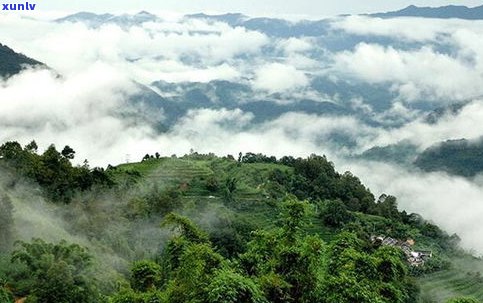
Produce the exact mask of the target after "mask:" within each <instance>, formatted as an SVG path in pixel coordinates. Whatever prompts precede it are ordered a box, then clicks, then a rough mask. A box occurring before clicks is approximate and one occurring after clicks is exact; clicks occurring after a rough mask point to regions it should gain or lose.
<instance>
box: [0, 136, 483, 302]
mask: <svg viewBox="0 0 483 303" xmlns="http://www.w3.org/2000/svg"><path fill="white" fill-rule="evenodd" d="M74 157H75V151H74V150H73V149H72V148H71V147H69V146H66V147H64V148H63V149H62V150H61V151H58V150H57V149H56V147H55V146H53V145H51V146H50V147H49V148H47V149H46V150H45V151H42V152H39V151H38V147H37V145H36V143H35V142H34V141H33V142H31V143H30V144H28V145H26V146H24V147H23V146H21V145H20V144H18V143H17V142H7V143H5V144H3V145H2V146H1V147H0V170H1V172H2V178H1V179H0V182H1V187H0V188H1V199H0V208H1V212H0V215H1V220H0V223H1V229H0V239H1V246H0V251H1V258H0V281H1V284H0V285H1V288H0V302H2V303H3V302H14V300H18V299H22V298H26V299H27V301H26V302H112V303H118V302H119V303H121V302H124V303H128V302H133V303H134V302H136V303H137V302H446V300H448V299H449V298H450V297H455V296H458V295H468V294H469V295H474V296H476V297H477V298H479V299H482V298H483V294H482V293H481V292H478V291H472V292H470V293H468V292H465V291H464V290H458V289H457V288H455V287H454V288H452V286H451V285H449V284H450V283H451V281H452V280H448V281H447V282H443V283H448V285H446V286H445V285H444V284H443V285H433V286H431V285H432V284H431V283H432V281H431V277H432V276H434V275H439V274H442V273H445V272H448V271H450V270H453V271H455V272H459V269H458V268H456V269H454V268H453V267H452V260H456V259H458V260H462V259H464V258H467V257H468V255H467V254H465V253H464V252H462V251H461V250H460V249H459V248H458V241H459V238H458V237H457V236H456V235H453V236H449V235H447V234H446V233H444V232H443V231H442V230H441V229H439V228H438V227H437V226H435V225H434V224H431V223H430V222H427V221H425V220H424V219H423V218H421V217H420V216H419V215H417V214H407V213H406V212H404V211H403V212H400V211H399V210H398V209H397V201H396V198H395V197H393V196H390V195H382V196H381V197H379V198H378V199H375V197H374V195H373V194H372V193H371V192H370V191H369V189H367V188H366V187H365V186H364V185H363V184H362V183H361V181H360V180H359V179H358V178H357V177H356V176H354V175H352V174H351V173H350V172H346V173H339V172H337V171H336V170H335V168H334V165H333V164H332V163H331V162H330V161H329V160H327V159H326V158H325V157H324V156H317V155H312V156H310V157H308V158H293V157H283V158H281V159H276V158H275V157H269V156H265V155H261V154H252V153H248V154H244V155H243V154H239V155H237V156H236V158H235V157H234V156H230V155H228V156H226V157H217V156H215V155H213V154H208V155H204V154H198V153H196V152H193V153H191V154H189V155H185V156H183V157H176V156H174V155H173V156H172V157H169V158H166V157H161V156H160V155H159V154H155V155H146V156H145V157H144V158H143V161H142V162H140V163H129V164H123V165H119V166H116V167H113V166H109V167H108V168H107V169H101V168H91V167H89V164H88V162H87V161H85V162H84V165H82V166H75V165H72V164H71V160H72V159H74ZM44 200H45V201H44ZM32 209H36V211H35V214H34V213H32V211H31V210H32ZM39 218H40V219H39ZM29 225H34V226H29ZM32 227H33V230H34V231H32ZM24 229H29V230H30V233H29V234H28V235H29V236H30V235H31V234H33V235H35V237H36V238H34V239H30V238H26V237H25V236H23V235H25V233H24V232H23V230H24ZM42 231H45V234H42V233H41V232H42ZM423 253H424V255H423ZM416 254H421V255H416ZM474 262H476V263H475V266H473V268H475V269H476V268H478V267H477V266H481V264H480V261H474ZM475 274H476V272H475ZM472 277H473V276H471V277H467V279H470V278H471V279H473V278H472ZM428 279H429V280H428ZM443 281H445V280H443ZM433 282H434V281H433ZM421 283H422V284H421ZM474 283H476V284H473V285H475V287H476V286H478V285H480V286H483V282H482V281H479V280H474ZM420 285H423V286H424V287H423V288H420ZM441 287H443V288H446V289H452V291H451V292H448V293H443V294H441V293H440V289H441ZM431 294H432V295H431ZM435 294H437V296H436V295H435ZM458 302H459V301H458ZM461 302H466V301H461ZM467 302H473V301H467ZM475 302H476V301H475Z"/></svg>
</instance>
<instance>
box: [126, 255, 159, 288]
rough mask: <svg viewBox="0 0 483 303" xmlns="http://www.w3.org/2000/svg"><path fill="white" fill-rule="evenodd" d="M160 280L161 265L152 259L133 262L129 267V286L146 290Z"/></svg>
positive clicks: (154, 286)
mask: <svg viewBox="0 0 483 303" xmlns="http://www.w3.org/2000/svg"><path fill="white" fill-rule="evenodd" d="M160 280H161V267H160V266H159V265H158V264H156V263H155V262H153V261H149V260H141V261H137V262H134V264H133V266H132V268H131V287H132V288H133V289H134V290H137V291H143V292H146V291H148V290H151V289H155V288H156V285H157V284H159V282H160Z"/></svg>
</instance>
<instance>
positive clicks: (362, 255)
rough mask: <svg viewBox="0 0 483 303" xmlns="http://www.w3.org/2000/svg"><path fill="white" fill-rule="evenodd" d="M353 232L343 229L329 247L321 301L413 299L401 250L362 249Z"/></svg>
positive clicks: (388, 248)
mask: <svg viewBox="0 0 483 303" xmlns="http://www.w3.org/2000/svg"><path fill="white" fill-rule="evenodd" d="M363 247H364V245H363V243H362V242H361V241H360V240H359V239H357V237H356V236H355V235H354V234H351V233H347V232H343V233H341V234H339V235H338V236H337V238H336V239H335V240H334V241H333V242H332V243H331V245H330V247H329V250H328V252H329V254H328V260H329V261H328V263H327V273H328V276H327V277H326V279H325V280H324V282H323V293H325V294H326V299H325V300H326V301H325V302H342V303H343V302H408V303H409V302H414V301H411V300H414V298H415V294H414V293H415V291H416V293H417V289H416V290H415V288H414V283H412V282H411V280H410V279H409V278H408V276H407V273H408V269H407V264H406V263H405V261H404V256H403V254H402V251H401V250H399V249H397V248H393V247H381V248H379V249H377V250H376V251H375V252H374V253H372V254H371V253H367V252H365V251H364V250H363Z"/></svg>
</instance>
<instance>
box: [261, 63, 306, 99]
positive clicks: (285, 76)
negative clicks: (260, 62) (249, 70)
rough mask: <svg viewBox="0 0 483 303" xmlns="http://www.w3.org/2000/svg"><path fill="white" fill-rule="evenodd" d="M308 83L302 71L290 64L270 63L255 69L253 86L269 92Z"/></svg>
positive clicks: (290, 89)
mask: <svg viewBox="0 0 483 303" xmlns="http://www.w3.org/2000/svg"><path fill="white" fill-rule="evenodd" d="M308 84H309V79H308V77H307V76H306V75H305V73H304V72H303V71H300V70H297V69H296V68H295V67H293V66H290V65H284V64H281V63H271V64H267V65H265V66H262V67H260V68H259V69H258V70H257V71H255V79H254V80H253V87H254V88H255V89H259V90H264V91H267V92H269V93H280V92H286V91H292V90H297V89H300V88H303V87H305V86H307V85H308Z"/></svg>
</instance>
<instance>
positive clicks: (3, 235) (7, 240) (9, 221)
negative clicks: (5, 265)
mask: <svg viewBox="0 0 483 303" xmlns="http://www.w3.org/2000/svg"><path fill="white" fill-rule="evenodd" d="M12 212H13V205H12V201H11V200H10V198H9V197H8V196H7V195H6V194H2V193H0V252H5V251H8V250H9V249H10V247H11V245H12V240H13V217H12Z"/></svg>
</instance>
